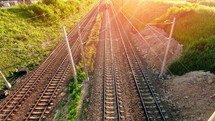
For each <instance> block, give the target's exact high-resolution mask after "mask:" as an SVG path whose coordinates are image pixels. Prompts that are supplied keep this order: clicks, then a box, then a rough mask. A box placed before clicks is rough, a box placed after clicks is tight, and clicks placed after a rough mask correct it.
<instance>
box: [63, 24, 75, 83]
mask: <svg viewBox="0 0 215 121" xmlns="http://www.w3.org/2000/svg"><path fill="white" fill-rule="evenodd" d="M62 29H63V34H64V38H65V41H66V46H67V51H68V54H69V59H70V61H71V68H72V72H73V78H74V81H75V82H77V73H76V69H75V63H74V60H73V56H72V52H71V49H70V46H69V41H68V37H67V33H66V29H65V26H63V27H62Z"/></svg>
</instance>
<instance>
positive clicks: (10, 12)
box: [0, 0, 96, 89]
mask: <svg viewBox="0 0 215 121" xmlns="http://www.w3.org/2000/svg"><path fill="white" fill-rule="evenodd" d="M79 3H80V1H79V0H75V1H68V2H67V3H63V2H62V1H58V2H57V4H56V5H55V4H52V5H50V4H49V5H47V4H44V3H38V4H32V5H30V6H26V5H20V7H15V8H9V9H0V18H1V19H0V57H1V59H0V69H2V71H3V73H4V74H5V76H6V77H8V78H10V77H13V72H15V71H16V70H17V69H18V68H21V67H28V68H29V69H30V70H32V69H33V68H34V67H35V66H37V65H38V64H39V63H40V62H41V61H42V60H43V59H44V57H46V56H47V55H48V54H49V52H50V51H51V50H52V49H53V48H54V47H55V46H56V44H57V43H58V42H59V41H60V40H61V39H63V35H62V31H61V27H62V26H63V25H66V27H67V30H71V28H72V27H73V26H74V24H75V23H76V21H77V20H80V18H82V17H83V16H84V15H85V14H86V13H87V12H88V11H89V9H91V8H92V6H93V5H94V4H95V3H96V1H93V0H89V1H81V3H82V6H83V7H82V9H80V8H79ZM38 8H40V9H38ZM63 8H66V9H63ZM38 10H40V11H38ZM0 85H1V86H0V89H2V88H3V86H2V85H3V81H2V80H0Z"/></svg>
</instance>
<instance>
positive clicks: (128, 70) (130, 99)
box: [90, 6, 167, 121]
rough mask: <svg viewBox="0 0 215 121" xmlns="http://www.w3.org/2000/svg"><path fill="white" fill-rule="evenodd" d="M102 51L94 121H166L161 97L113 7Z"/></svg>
mask: <svg viewBox="0 0 215 121" xmlns="http://www.w3.org/2000/svg"><path fill="white" fill-rule="evenodd" d="M118 14H119V13H118ZM98 49H99V50H100V51H102V52H103V53H100V52H99V53H98V55H100V57H97V58H99V59H97V62H100V63H102V64H99V65H98V66H97V67H96V68H97V69H96V71H95V72H96V73H98V74H95V76H98V77H95V78H98V79H96V84H95V85H96V87H95V88H97V89H95V90H94V91H95V95H94V96H95V97H96V98H94V99H93V103H94V104H93V106H94V110H92V111H95V112H96V113H92V116H93V117H92V118H90V119H91V120H103V121H116V120H117V121H120V120H122V121H125V120H132V121H142V120H147V121H166V120H167V117H166V116H165V114H164V112H165V111H164V110H163V109H162V105H161V104H160V101H159V98H158V96H157V93H155V90H154V89H153V86H152V84H151V82H150V79H149V77H148V75H147V72H146V71H145V69H144V67H143V64H142V62H141V60H140V58H139V57H138V55H137V53H136V51H135V49H134V47H133V45H132V44H131V42H130V41H129V37H128V36H127V34H126V31H125V29H124V27H123V25H122V24H121V21H120V20H119V18H118V15H117V14H116V11H115V10H114V9H113V7H112V6H109V8H106V10H104V12H103V19H102V28H101V31H100V43H99V48H98ZM101 55H102V56H101ZM122 61H123V62H122ZM120 62H121V63H120ZM120 64H122V65H120ZM99 70H100V71H102V72H101V73H100V72H99ZM123 76H125V77H123ZM101 79H102V82H101V81H100V80H101ZM96 91H97V92H96ZM99 91H101V92H99ZM126 94H128V95H126ZM99 97H100V98H101V100H98V98H99ZM99 111H100V112H101V113H100V112H99Z"/></svg>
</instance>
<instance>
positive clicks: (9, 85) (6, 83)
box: [0, 70, 11, 89]
mask: <svg viewBox="0 0 215 121" xmlns="http://www.w3.org/2000/svg"><path fill="white" fill-rule="evenodd" d="M0 75H1V77H2V78H3V80H4V82H5V86H6V87H7V88H8V89H10V88H11V84H10V83H9V82H8V81H7V79H6V78H5V76H4V74H3V73H2V71H1V70H0Z"/></svg>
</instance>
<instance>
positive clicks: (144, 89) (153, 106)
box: [112, 7, 167, 121]
mask: <svg viewBox="0 0 215 121" xmlns="http://www.w3.org/2000/svg"><path fill="white" fill-rule="evenodd" d="M112 8H113V7H112ZM112 13H113V16H115V17H114V18H115V21H116V25H117V28H118V32H119V35H120V38H121V41H122V44H123V48H124V51H125V53H126V57H127V58H126V59H127V61H128V65H129V67H130V71H131V74H132V77H133V80H134V82H135V85H136V89H137V93H138V95H139V97H140V101H141V104H142V108H143V111H144V119H145V120H147V121H154V120H156V121H159V120H161V121H166V120H167V116H165V114H164V113H165V111H164V110H162V109H161V108H162V106H161V104H160V101H159V98H158V97H157V96H156V95H157V93H155V90H154V89H153V86H152V84H151V82H150V79H149V77H148V75H147V72H146V70H145V69H144V67H143V64H142V62H141V60H140V58H139V57H138V55H137V53H136V52H135V49H134V47H133V45H132V44H131V42H130V39H129V37H128V36H127V34H126V31H125V29H124V28H123V25H122V23H121V21H120V20H119V19H118V17H117V15H116V11H114V10H113V11H112Z"/></svg>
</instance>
